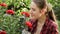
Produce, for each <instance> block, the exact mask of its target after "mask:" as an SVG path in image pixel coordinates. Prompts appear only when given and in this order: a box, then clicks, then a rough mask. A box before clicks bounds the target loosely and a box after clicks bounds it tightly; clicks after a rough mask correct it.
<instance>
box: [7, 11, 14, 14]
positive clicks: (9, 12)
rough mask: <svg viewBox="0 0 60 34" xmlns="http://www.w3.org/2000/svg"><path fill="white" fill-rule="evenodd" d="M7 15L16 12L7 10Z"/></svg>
mask: <svg viewBox="0 0 60 34" xmlns="http://www.w3.org/2000/svg"><path fill="white" fill-rule="evenodd" d="M6 13H7V14H14V11H13V10H7V11H6Z"/></svg>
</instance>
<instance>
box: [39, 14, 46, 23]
mask: <svg viewBox="0 0 60 34" xmlns="http://www.w3.org/2000/svg"><path fill="white" fill-rule="evenodd" d="M45 20H46V15H42V16H41V17H39V19H38V22H39V23H40V24H41V23H44V22H45Z"/></svg>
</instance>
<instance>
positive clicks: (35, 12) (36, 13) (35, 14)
mask: <svg viewBox="0 0 60 34" xmlns="http://www.w3.org/2000/svg"><path fill="white" fill-rule="evenodd" d="M45 12H46V9H45V8H44V9H40V8H39V7H38V6H37V5H36V4H35V3H34V2H31V5H30V14H31V18H33V19H39V18H40V17H41V16H42V15H44V13H45Z"/></svg>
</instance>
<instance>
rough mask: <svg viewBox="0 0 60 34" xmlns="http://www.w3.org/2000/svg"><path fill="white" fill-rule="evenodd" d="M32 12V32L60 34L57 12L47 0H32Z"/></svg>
mask: <svg viewBox="0 0 60 34" xmlns="http://www.w3.org/2000/svg"><path fill="white" fill-rule="evenodd" d="M30 14H31V17H30V18H31V19H30V22H31V24H32V25H33V26H32V28H29V27H28V31H29V32H30V33H31V34H58V27H57V23H56V18H55V14H54V12H53V10H52V7H51V6H50V5H49V4H48V3H47V1H46V0H32V2H31V8H30Z"/></svg>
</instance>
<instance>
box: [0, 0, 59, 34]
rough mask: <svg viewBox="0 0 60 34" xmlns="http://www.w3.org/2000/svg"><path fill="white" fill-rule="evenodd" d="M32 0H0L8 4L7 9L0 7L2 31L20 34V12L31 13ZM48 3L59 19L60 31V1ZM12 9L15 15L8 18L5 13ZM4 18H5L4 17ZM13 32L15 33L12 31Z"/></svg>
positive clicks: (49, 0) (0, 26) (9, 33)
mask: <svg viewBox="0 0 60 34" xmlns="http://www.w3.org/2000/svg"><path fill="white" fill-rule="evenodd" d="M30 2H31V0H0V3H6V4H7V5H8V6H7V8H5V7H1V6H0V29H5V30H6V31H8V32H7V34H20V33H21V29H19V27H20V26H21V24H19V17H21V16H20V12H22V11H27V12H28V11H29V8H30V7H29V6H30ZM48 3H51V4H52V6H53V9H54V12H55V14H56V17H57V23H58V25H59V31H60V0H48ZM8 9H11V10H14V11H15V13H16V14H15V15H9V16H7V17H6V15H5V11H6V10H8ZM3 16H4V17H3ZM2 22H3V23H2ZM12 30H13V31H12Z"/></svg>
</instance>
